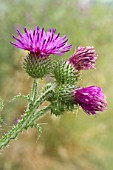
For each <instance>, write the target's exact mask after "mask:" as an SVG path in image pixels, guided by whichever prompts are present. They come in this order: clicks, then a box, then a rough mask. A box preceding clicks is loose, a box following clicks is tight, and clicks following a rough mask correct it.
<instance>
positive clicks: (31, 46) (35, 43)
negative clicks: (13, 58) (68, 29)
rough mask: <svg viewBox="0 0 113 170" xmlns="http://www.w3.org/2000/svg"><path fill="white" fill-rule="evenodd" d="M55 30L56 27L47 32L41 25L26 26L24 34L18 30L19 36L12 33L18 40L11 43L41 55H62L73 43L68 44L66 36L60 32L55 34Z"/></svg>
mask: <svg viewBox="0 0 113 170" xmlns="http://www.w3.org/2000/svg"><path fill="white" fill-rule="evenodd" d="M55 32H56V29H54V28H50V29H48V31H47V32H45V31H44V28H42V29H40V28H39V27H37V28H36V29H35V30H27V29H26V28H24V34H22V33H21V32H20V31H19V30H17V34H18V38H17V37H15V36H14V35H12V37H13V38H14V39H15V40H16V42H15V43H14V42H11V44H12V45H14V46H15V47H16V48H20V49H23V50H28V51H29V52H30V53H31V54H33V55H35V56H39V57H48V56H49V55H50V54H55V55H62V54H63V53H65V52H67V51H69V50H70V48H71V47H72V45H67V41H68V39H67V38H66V36H63V37H60V33H58V34H55Z"/></svg>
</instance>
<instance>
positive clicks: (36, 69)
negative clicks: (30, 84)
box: [23, 54, 51, 78]
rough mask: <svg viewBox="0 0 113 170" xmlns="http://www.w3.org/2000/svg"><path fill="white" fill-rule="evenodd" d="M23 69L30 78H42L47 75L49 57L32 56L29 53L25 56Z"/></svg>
mask: <svg viewBox="0 0 113 170" xmlns="http://www.w3.org/2000/svg"><path fill="white" fill-rule="evenodd" d="M23 65H24V69H25V71H26V72H27V73H28V74H29V76H30V77H32V78H43V77H44V76H45V75H47V74H48V73H49V71H50V68H51V59H50V58H49V57H47V58H43V57H42V58H41V57H39V56H34V55H32V54H29V55H28V56H26V57H25V59H24V62H23Z"/></svg>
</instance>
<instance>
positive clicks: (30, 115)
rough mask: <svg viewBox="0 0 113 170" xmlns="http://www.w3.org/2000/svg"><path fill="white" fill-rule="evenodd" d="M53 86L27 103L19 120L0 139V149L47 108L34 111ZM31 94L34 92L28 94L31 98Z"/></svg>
mask: <svg viewBox="0 0 113 170" xmlns="http://www.w3.org/2000/svg"><path fill="white" fill-rule="evenodd" d="M35 88H37V86H35ZM53 88H54V86H51V87H50V88H49V89H47V90H46V91H45V92H44V93H43V94H42V95H41V96H40V97H39V98H38V99H37V100H35V101H33V100H32V101H31V102H30V103H29V104H28V107H27V110H26V111H25V113H24V115H23V116H22V119H21V120H20V122H19V123H18V124H17V125H16V126H14V127H13V128H12V129H11V130H10V131H9V132H8V133H7V134H5V135H4V136H3V137H2V138H1V139H0V150H1V149H3V148H4V147H5V146H7V145H8V143H9V142H10V141H11V140H12V139H15V138H16V137H17V135H18V134H19V133H20V132H22V131H23V130H24V129H27V128H28V127H29V126H31V124H33V123H34V121H35V120H36V119H37V118H39V117H40V116H41V115H43V114H44V113H45V112H46V111H47V110H48V109H49V107H48V108H45V109H43V110H40V111H39V112H38V114H37V113H36V110H37V108H38V107H39V106H40V105H41V104H42V103H43V102H44V101H45V100H46V99H47V97H48V95H49V93H50V92H51V90H52V89H53ZM34 90H36V89H34ZM33 94H34V93H32V95H31V96H30V97H31V98H32V97H33Z"/></svg>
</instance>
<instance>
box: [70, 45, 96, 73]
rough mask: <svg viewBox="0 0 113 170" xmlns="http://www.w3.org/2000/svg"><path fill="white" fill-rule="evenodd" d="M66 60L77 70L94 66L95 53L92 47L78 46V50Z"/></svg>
mask: <svg viewBox="0 0 113 170" xmlns="http://www.w3.org/2000/svg"><path fill="white" fill-rule="evenodd" d="M68 62H69V64H72V65H73V67H74V68H75V69H76V70H78V71H79V70H89V69H91V68H95V67H94V66H95V62H96V53H95V49H94V47H90V46H87V47H82V46H80V47H78V50H77V51H76V52H75V53H74V54H73V55H72V56H71V57H70V58H69V60H68Z"/></svg>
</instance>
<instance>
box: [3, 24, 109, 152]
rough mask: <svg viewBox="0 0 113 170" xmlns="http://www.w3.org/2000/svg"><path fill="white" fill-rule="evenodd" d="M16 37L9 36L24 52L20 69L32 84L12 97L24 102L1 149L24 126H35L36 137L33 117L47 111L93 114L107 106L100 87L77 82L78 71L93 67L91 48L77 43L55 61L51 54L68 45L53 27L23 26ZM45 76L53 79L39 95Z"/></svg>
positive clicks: (69, 46) (93, 55) (37, 126)
mask: <svg viewBox="0 0 113 170" xmlns="http://www.w3.org/2000/svg"><path fill="white" fill-rule="evenodd" d="M17 36H18V37H16V36H14V35H12V37H13V38H14V40H15V42H11V44H12V45H13V46H14V47H16V48H19V49H22V50H27V51H28V55H27V56H26V57H25V58H24V60H23V68H24V71H25V72H26V73H27V74H28V75H29V76H30V77H31V78H32V79H33V85H32V89H31V92H30V93H29V94H28V95H26V96H25V95H22V94H19V95H17V96H15V97H14V99H16V98H18V97H24V98H25V99H26V100H27V101H28V104H27V108H26V110H25V112H24V113H23V114H22V117H21V120H20V121H19V122H18V123H17V124H16V125H14V126H13V127H12V129H11V130H10V131H9V132H8V133H6V134H5V135H4V136H3V137H2V138H1V139H0V149H1V150H2V149H3V148H4V147H5V146H7V145H8V144H9V142H10V141H11V140H12V139H15V138H16V137H17V135H18V134H19V133H21V132H22V131H24V130H27V129H28V128H37V129H38V132H39V134H38V135H39V136H40V134H41V127H40V125H39V124H38V122H37V120H38V119H39V118H40V117H41V116H43V115H45V114H46V113H47V112H50V113H51V114H54V115H56V116H60V115H61V114H63V113H64V111H69V110H70V111H73V110H77V109H78V107H81V108H82V109H83V110H84V111H85V112H86V113H87V114H88V115H95V114H96V112H97V111H104V110H105V109H106V108H107V102H106V99H105V96H104V94H103V92H102V90H101V88H100V87H97V86H89V87H85V88H84V87H80V86H79V84H78V83H79V80H80V73H81V70H89V69H92V68H95V63H96V52H95V49H94V47H91V46H86V47H83V46H80V47H78V50H77V51H75V52H74V54H73V55H72V56H71V57H69V59H68V60H67V61H64V60H63V59H62V60H60V61H59V60H57V61H56V60H54V59H53V58H52V56H51V55H58V56H62V55H63V54H64V53H66V52H68V51H69V50H70V49H71V47H72V45H67V42H68V39H67V38H66V36H63V37H60V33H58V34H56V29H54V28H50V29H48V31H47V32H45V30H44V28H43V29H40V28H39V27H37V28H36V29H34V30H27V29H26V28H24V33H23V34H22V33H21V32H20V30H17ZM47 75H49V76H51V78H52V79H53V80H52V82H50V83H48V84H46V85H45V86H44V87H43V89H42V91H41V94H38V80H39V79H44V78H45V77H46V76H47ZM45 101H48V105H47V106H46V107H42V106H41V105H42V103H43V102H45ZM40 106H41V107H40ZM39 136H38V137H39Z"/></svg>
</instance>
